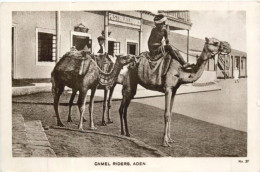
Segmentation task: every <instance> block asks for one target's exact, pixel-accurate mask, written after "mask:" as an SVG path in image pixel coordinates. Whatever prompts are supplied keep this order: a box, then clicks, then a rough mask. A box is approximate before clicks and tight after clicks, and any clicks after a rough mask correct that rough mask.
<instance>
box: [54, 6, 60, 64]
mask: <svg viewBox="0 0 260 172" xmlns="http://www.w3.org/2000/svg"><path fill="white" fill-rule="evenodd" d="M59 58H60V11H56V59H55V61H56V63H57V62H58V61H59Z"/></svg>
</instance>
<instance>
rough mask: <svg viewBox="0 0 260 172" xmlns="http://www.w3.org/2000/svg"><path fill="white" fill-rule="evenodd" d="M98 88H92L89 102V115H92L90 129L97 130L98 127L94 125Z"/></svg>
mask: <svg viewBox="0 0 260 172" xmlns="http://www.w3.org/2000/svg"><path fill="white" fill-rule="evenodd" d="M96 90H97V88H96V87H95V88H93V89H91V95H90V104H89V116H90V129H91V130H95V129H97V128H96V127H95V126H94V119H93V109H94V108H93V106H94V99H95V92H96Z"/></svg>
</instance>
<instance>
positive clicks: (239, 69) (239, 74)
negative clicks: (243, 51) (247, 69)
mask: <svg viewBox="0 0 260 172" xmlns="http://www.w3.org/2000/svg"><path fill="white" fill-rule="evenodd" d="M241 59H242V58H241V56H239V78H240V77H241Z"/></svg>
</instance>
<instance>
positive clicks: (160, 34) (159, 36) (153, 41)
mask: <svg viewBox="0 0 260 172" xmlns="http://www.w3.org/2000/svg"><path fill="white" fill-rule="evenodd" d="M166 20H167V18H166V17H165V16H164V15H163V14H158V15H156V16H155V17H154V22H155V28H153V29H152V31H151V35H150V37H149V40H148V48H149V51H150V53H151V54H152V55H157V54H160V53H161V46H162V40H163V38H165V43H166V45H165V46H164V49H165V51H167V52H169V53H170V55H171V57H172V58H174V59H176V60H177V61H178V62H179V63H180V64H181V65H182V66H183V67H184V68H186V67H188V66H190V64H189V63H187V62H185V60H184V59H183V58H182V56H181V55H180V53H179V52H178V51H176V50H173V48H172V47H171V46H170V45H169V39H168V32H167V30H166V29H165V28H164V26H165V22H166Z"/></svg>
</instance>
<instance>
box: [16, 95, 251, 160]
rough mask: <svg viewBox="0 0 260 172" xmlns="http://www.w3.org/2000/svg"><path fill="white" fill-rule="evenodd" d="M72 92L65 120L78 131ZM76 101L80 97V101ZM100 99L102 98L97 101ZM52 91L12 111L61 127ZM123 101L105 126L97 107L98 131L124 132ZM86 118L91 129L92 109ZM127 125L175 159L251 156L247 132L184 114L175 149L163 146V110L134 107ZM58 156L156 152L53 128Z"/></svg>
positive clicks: (175, 121) (176, 119) (21, 101)
mask: <svg viewBox="0 0 260 172" xmlns="http://www.w3.org/2000/svg"><path fill="white" fill-rule="evenodd" d="M69 98H70V94H68V93H66V94H63V95H62V97H61V103H62V104H63V105H62V106H60V116H61V119H62V121H63V122H64V124H65V125H66V126H67V127H70V128H77V124H78V121H79V112H78V108H77V106H76V105H75V106H73V110H72V112H73V114H72V119H73V122H72V123H68V122H66V121H67V116H68V106H64V105H67V103H68V101H69ZM76 100H77V97H76V98H75V102H76ZM96 100H101V98H98V97H97V98H96ZM51 103H52V95H51V93H38V94H34V95H28V96H20V97H13V113H21V114H23V116H24V118H25V120H27V121H29V120H41V121H42V124H43V125H44V126H52V125H56V117H55V113H54V110H53V106H52V105H51ZM119 105H120V102H119V101H114V102H113V104H112V110H111V114H112V115H111V116H112V118H113V120H114V123H113V124H109V125H108V126H101V125H100V123H101V115H102V103H95V108H94V120H95V121H94V122H95V124H96V127H97V128H98V131H102V132H106V133H113V134H120V121H119V115H118V108H119ZM85 117H86V119H87V120H88V121H87V122H86V123H84V128H85V129H88V128H89V116H88V106H87V107H86V111H85ZM128 123H129V129H130V132H131V137H134V138H137V139H139V140H141V141H143V142H145V143H146V144H148V145H151V146H153V147H156V148H157V149H159V150H161V151H162V152H165V153H166V154H168V155H169V156H173V157H244V156H247V133H246V132H241V131H237V130H233V129H229V128H225V127H221V126H218V125H214V124H211V123H207V122H204V121H201V120H196V119H193V118H190V117H187V116H184V115H181V114H177V113H173V115H172V127H171V134H172V138H173V139H174V140H175V141H176V143H174V144H172V147H169V148H165V147H162V146H161V144H162V136H163V128H164V118H163V110H161V109H159V108H155V107H152V106H148V105H144V104H140V103H134V102H132V103H131V104H130V107H129V110H128ZM45 132H46V134H47V137H48V139H49V141H50V143H51V146H52V148H53V150H54V151H55V152H56V154H57V156H65V157H78V156H84V157H98V156H101V157H103V156H113V157H115V156H118V157H151V156H154V155H153V154H152V153H151V152H149V151H147V150H143V149H142V148H140V147H137V146H136V145H135V144H134V143H131V142H129V141H126V140H122V139H118V138H113V137H107V136H100V135H95V134H84V133H78V132H72V131H63V130H57V129H49V130H46V131H45Z"/></svg>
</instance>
